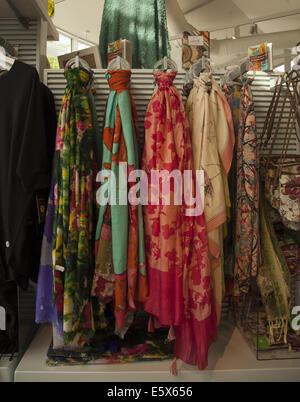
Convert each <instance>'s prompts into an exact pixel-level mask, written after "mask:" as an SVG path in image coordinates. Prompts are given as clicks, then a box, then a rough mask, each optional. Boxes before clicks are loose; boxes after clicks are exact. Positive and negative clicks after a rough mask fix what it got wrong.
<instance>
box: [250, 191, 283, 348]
mask: <svg viewBox="0 0 300 402" xmlns="http://www.w3.org/2000/svg"><path fill="white" fill-rule="evenodd" d="M269 208H270V207H269V206H268V204H267V201H266V197H265V192H264V191H263V190H262V191H261V197H260V230H261V245H262V259H263V261H262V265H261V266H260V267H259V268H258V274H257V284H258V287H259V290H260V293H261V297H262V302H263V305H264V308H265V312H266V314H267V320H268V326H269V334H270V342H271V344H276V343H282V342H284V343H287V331H288V321H289V318H290V314H291V277H290V272H289V268H288V266H287V263H286V260H285V257H284V255H283V253H282V251H281V249H280V246H279V243H278V240H277V238H276V234H275V231H274V228H273V225H272V219H271V215H270V213H269Z"/></svg>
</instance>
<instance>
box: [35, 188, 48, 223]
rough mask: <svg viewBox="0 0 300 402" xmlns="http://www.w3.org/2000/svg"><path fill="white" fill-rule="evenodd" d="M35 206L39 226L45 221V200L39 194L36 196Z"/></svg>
mask: <svg viewBox="0 0 300 402" xmlns="http://www.w3.org/2000/svg"><path fill="white" fill-rule="evenodd" d="M36 205H37V213H38V224H39V225H41V224H42V223H44V222H45V220H46V212H47V200H46V199H45V197H43V196H42V195H41V194H37V195H36Z"/></svg>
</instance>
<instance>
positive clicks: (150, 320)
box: [148, 316, 154, 332]
mask: <svg viewBox="0 0 300 402" xmlns="http://www.w3.org/2000/svg"><path fill="white" fill-rule="evenodd" d="M148 332H154V324H153V317H152V316H151V317H149V321H148Z"/></svg>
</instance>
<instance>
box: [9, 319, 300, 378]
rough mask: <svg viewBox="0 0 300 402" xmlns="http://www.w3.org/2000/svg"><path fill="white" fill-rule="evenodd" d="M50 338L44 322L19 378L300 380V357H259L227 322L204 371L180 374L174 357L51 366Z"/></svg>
mask: <svg viewBox="0 0 300 402" xmlns="http://www.w3.org/2000/svg"><path fill="white" fill-rule="evenodd" d="M50 341H51V327H50V326H42V327H41V328H40V329H39V331H38V333H37V335H36V337H35V339H34V340H33V342H32V343H31V345H30V347H29V348H28V349H27V351H26V353H25V355H24V357H23V359H22V360H21V362H20V364H19V365H18V367H17V369H16V372H15V381H16V382H30V381H31V382H120V381H121V382H149V381H150V382H152V381H154V382H204V381H222V382H224V381H276V382H286V381H293V382H298V381H300V360H284V361H257V360H256V357H255V354H254V353H253V352H252V351H251V350H250V349H249V347H248V345H247V343H246V342H245V340H244V338H243V337H242V336H241V334H240V332H239V330H238V329H237V328H234V327H233V326H232V325H231V324H230V323H227V322H224V323H222V325H221V326H220V329H219V340H218V341H217V342H216V343H215V344H213V345H212V347H211V349H210V352H209V366H208V368H207V369H206V370H205V371H202V372H200V371H198V370H197V369H196V368H195V367H191V366H188V365H186V364H183V363H182V362H179V363H178V371H179V375H178V377H174V376H172V375H171V374H170V371H169V370H170V363H171V362H170V361H164V362H147V363H129V364H121V365H116V364H109V365H87V366H57V367H48V366H47V365H46V354H47V351H48V347H49V344H50Z"/></svg>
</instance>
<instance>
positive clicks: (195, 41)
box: [188, 36, 204, 46]
mask: <svg viewBox="0 0 300 402" xmlns="http://www.w3.org/2000/svg"><path fill="white" fill-rule="evenodd" d="M203 43H204V38H203V36H189V37H188V44H189V45H190V46H203Z"/></svg>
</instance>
